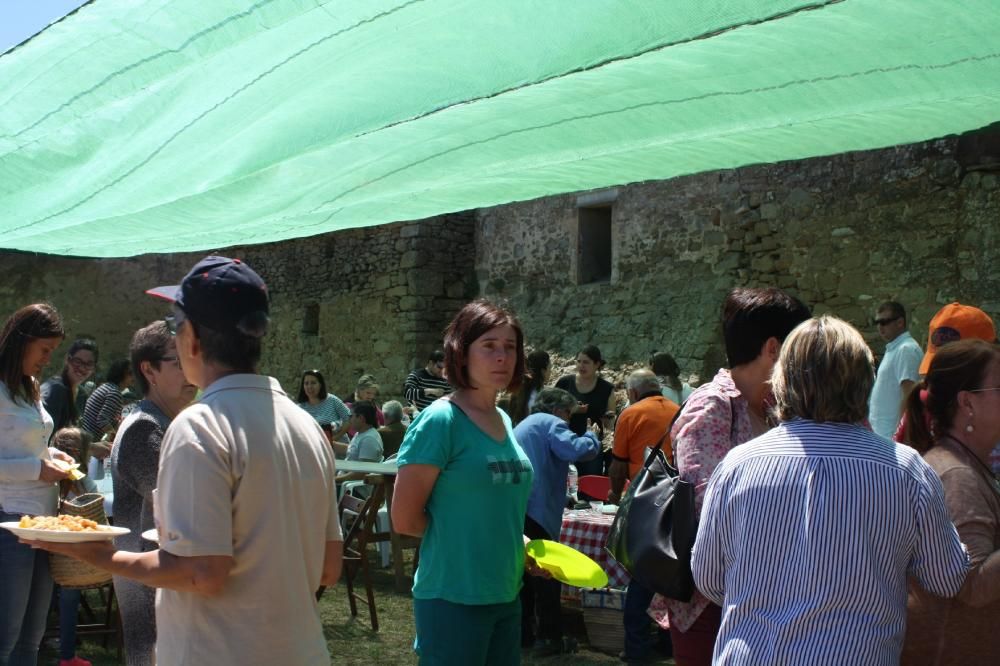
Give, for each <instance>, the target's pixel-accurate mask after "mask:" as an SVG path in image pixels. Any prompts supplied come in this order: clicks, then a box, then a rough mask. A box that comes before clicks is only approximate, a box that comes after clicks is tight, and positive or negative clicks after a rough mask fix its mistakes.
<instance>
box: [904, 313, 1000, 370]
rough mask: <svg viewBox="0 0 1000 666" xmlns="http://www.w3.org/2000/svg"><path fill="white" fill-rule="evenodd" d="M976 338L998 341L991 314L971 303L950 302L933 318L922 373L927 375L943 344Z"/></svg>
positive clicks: (921, 367) (921, 366) (922, 363)
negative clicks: (935, 355)
mask: <svg viewBox="0 0 1000 666" xmlns="http://www.w3.org/2000/svg"><path fill="white" fill-rule="evenodd" d="M970 338H975V339H979V340H986V341H987V342H996V339H997V331H996V328H995V327H994V326H993V320H992V319H990V316H989V315H988V314H986V313H985V312H983V311H982V310H980V309H979V308H976V307H973V306H971V305H962V304H961V303H958V302H955V303H949V304H948V305H946V306H944V307H943V308H941V309H940V310H938V313H937V314H936V315H934V318H933V319H931V326H930V330H929V331H928V333H927V353H926V354H924V360H923V361H922V362H921V363H920V374H921V375H926V374H927V370H928V368H930V367H931V359H932V358H934V354H935V353H937V350H938V349H940V348H941V347H942V346H944V345H946V344H948V343H949V342H955V341H956V340H968V339H970Z"/></svg>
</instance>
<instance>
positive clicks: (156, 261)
mask: <svg viewBox="0 0 1000 666" xmlns="http://www.w3.org/2000/svg"><path fill="white" fill-rule="evenodd" d="M607 205H610V206H611V225H612V232H611V243H612V271H611V279H610V281H608V282H604V283H595V284H577V279H576V275H577V268H578V265H579V252H580V251H581V248H580V247H579V245H580V241H579V229H578V222H579V213H578V209H579V207H581V206H607ZM998 222H1000V132H998V130H997V129H996V128H993V129H987V130H984V131H980V132H976V133H970V134H968V135H963V136H962V137H948V138H944V139H938V140H934V141H929V142H924V143H918V144H912V145H906V146H896V147H892V148H886V149H882V150H874V151H865V152H855V153H846V154H841V155H836V156H832V157H823V158H816V159H810V160H800V161H793V162H783V163H778V164H768V165H758V166H750V167H744V168H740V169H734V170H725V171H715V172H710V173H703V174H698V175H693V176H685V177H681V178H675V179H671V180H667V181H655V182H645V183H636V184H631V185H622V186H619V187H616V188H612V189H609V190H602V191H598V192H588V193H575V194H566V195H561V196H553V197H546V198H543V199H538V200H534V201H527V202H520V203H513V204H508V205H503V206H497V207H492V208H485V209H480V210H477V211H469V212H465V213H457V214H452V215H443V216H439V217H435V218H429V219H426V220H421V221H415V222H399V223H394V224H389V225H384V226H379V227H368V228H361V229H351V230H346V231H339V232H334V233H329V234H324V235H320V236H314V237H310V238H304V239H297V240H291V241H284V242H280V243H272V244H266V245H256V246H247V247H236V248H227V249H224V250H220V251H219V252H220V253H222V254H227V255H229V256H239V257H241V258H243V259H244V260H245V261H247V262H248V263H249V264H250V265H251V266H253V267H254V268H255V269H256V270H257V271H258V272H259V273H261V275H262V276H263V277H264V279H265V280H266V281H267V283H268V285H269V287H270V290H271V295H272V310H273V311H272V321H273V324H272V332H271V334H270V335H269V336H268V338H267V339H266V345H265V350H264V361H263V364H262V368H261V369H262V371H264V372H267V373H269V374H272V375H274V376H276V377H278V378H279V379H280V380H281V382H282V384H283V385H284V386H285V388H286V389H287V390H288V391H289V392H290V393H294V392H296V391H297V388H298V378H299V374H300V373H301V371H302V370H303V369H306V368H312V367H316V368H319V369H321V370H323V371H324V374H325V375H326V376H327V379H328V383H329V385H330V388H331V389H332V390H333V391H334V392H336V393H338V395H341V394H349V392H350V391H351V390H353V387H354V382H355V381H356V379H357V377H358V376H359V375H361V374H362V373H371V374H374V375H375V376H376V378H377V379H378V380H379V381H380V382H381V384H382V397H383V399H385V398H389V397H397V396H399V395H400V393H401V389H402V382H403V379H404V378H405V376H406V373H407V372H408V371H409V370H410V369H412V368H414V367H418V366H421V365H423V363H424V361H425V359H426V354H427V353H428V352H429V351H430V350H431V349H434V348H436V347H438V346H440V340H441V332H442V330H443V328H444V326H445V325H446V324H447V322H448V321H449V320H450V318H451V317H452V315H453V314H454V313H455V312H456V311H457V310H458V309H459V308H460V307H461V305H462V304H463V303H465V302H466V301H468V300H469V299H471V298H473V297H475V296H477V295H483V296H486V297H488V298H494V299H496V298H500V299H505V300H506V301H508V302H509V303H510V304H511V305H512V306H513V308H514V309H515V311H516V312H517V313H518V315H519V316H520V318H521V320H522V323H523V325H524V329H525V334H526V341H527V343H528V345H529V346H530V347H536V348H544V349H546V350H548V351H549V352H550V354H551V355H552V356H553V360H554V367H553V378H556V377H558V376H559V375H560V374H563V373H564V372H571V371H572V359H573V357H574V356H575V354H576V351H577V350H578V349H580V348H581V347H583V346H584V345H586V344H597V345H598V346H599V347H600V348H601V350H602V351H603V353H604V356H605V357H606V359H607V361H608V368H607V370H606V374H607V376H609V377H610V378H611V379H613V380H614V381H615V382H616V383H618V384H619V386H621V384H622V382H623V380H624V377H625V376H626V375H627V373H628V372H629V371H631V370H632V369H634V368H636V367H639V366H641V365H642V364H643V363H645V361H646V359H647V358H648V356H649V354H650V352H652V351H670V352H671V353H673V354H674V356H675V357H676V358H677V360H678V362H679V363H680V365H681V368H682V374H683V375H684V376H685V377H686V378H688V379H690V380H691V381H692V382H693V383H698V382H701V381H705V380H707V379H710V378H711V377H712V375H714V373H715V370H716V369H717V368H719V367H721V366H723V365H725V354H724V350H723V346H722V340H721V333H720V330H719V329H720V327H719V311H720V307H721V304H722V300H723V298H724V296H725V294H726V292H727V291H728V290H729V289H730V288H732V287H734V286H771V285H773V286H778V287H782V288H784V289H786V290H788V291H789V292H791V293H792V294H795V295H796V296H798V297H800V298H801V299H802V300H803V301H805V302H806V304H808V305H809V306H810V307H812V308H813V310H814V312H815V313H817V314H819V313H826V312H829V313H833V314H835V315H837V316H839V317H842V318H844V319H846V320H847V321H849V322H851V323H852V324H854V325H855V326H857V327H858V328H859V330H861V331H862V333H864V334H865V336H866V338H867V339H868V340H869V342H870V343H871V344H872V347H873V349H875V351H876V353H877V354H880V353H881V352H882V350H883V348H884V344H883V343H882V342H881V340H879V339H878V337H877V335H876V332H875V330H874V327H873V325H872V323H871V319H872V317H873V315H874V309H875V307H876V306H877V305H878V304H879V303H880V302H882V301H884V300H899V301H900V302H902V303H903V304H904V305H905V306H906V308H907V310H908V312H909V313H910V317H909V328H910V332H911V333H912V334H913V335H914V337H915V338H916V339H917V340H918V341H919V342H921V344H923V343H925V342H926V337H927V325H928V322H929V320H930V318H931V317H932V316H933V314H934V313H935V312H936V311H937V310H938V309H939V308H940V307H941V306H942V305H944V304H945V303H948V302H950V301H953V300H959V301H961V302H963V303H971V304H977V305H979V306H980V307H982V308H983V309H984V310H986V311H987V312H988V313H989V314H991V315H992V316H994V317H996V316H997V315H1000V273H998V271H997V270H995V268H994V266H995V265H996V262H997V259H998V257H1000V224H998ZM208 253H209V251H206V252H199V253H190V254H173V255H145V256H140V257H134V258H130V259H114V260H88V259H75V258H64V257H50V256H42V255H32V254H24V253H13V252H4V253H0V311H2V312H11V311H13V310H14V309H15V308H17V307H19V306H21V305H24V304H26V303H29V302H33V301H37V300H48V301H51V302H52V303H54V304H55V305H56V306H57V307H58V308H59V310H60V311H61V312H62V314H63V316H64V318H65V319H66V324H67V328H68V330H69V332H70V335H71V336H72V335H75V334H77V333H80V332H87V333H90V334H93V335H94V336H96V337H97V339H98V341H99V342H100V344H101V348H102V354H103V360H102V363H101V366H102V367H106V364H107V363H106V362H107V360H110V358H111V357H113V356H121V355H124V354H125V353H126V350H127V345H128V341H129V339H130V337H131V334H132V332H133V331H134V330H135V329H136V328H138V327H139V326H141V325H144V324H145V323H147V322H149V321H151V320H153V319H154V318H156V317H160V316H162V315H163V314H164V313H165V312H166V308H165V307H164V306H163V305H162V304H161V303H159V302H157V301H155V300H154V299H152V298H149V297H147V296H145V295H143V293H142V291H143V289H145V288H148V287H150V286H154V285H160V284H172V283H176V282H177V281H178V280H179V279H180V277H181V276H183V275H184V273H185V272H186V271H187V270H188V268H189V267H190V266H191V265H192V264H193V263H194V262H195V261H197V260H198V259H199V258H201V257H202V256H204V255H205V254H208ZM310 308H311V310H312V313H313V315H314V317H315V322H316V323H318V326H317V330H316V332H315V333H310V332H304V331H303V323H304V321H305V320H306V319H307V310H309V309H310ZM63 349H65V346H64V347H63ZM49 372H50V373H51V372H55V368H50V370H49Z"/></svg>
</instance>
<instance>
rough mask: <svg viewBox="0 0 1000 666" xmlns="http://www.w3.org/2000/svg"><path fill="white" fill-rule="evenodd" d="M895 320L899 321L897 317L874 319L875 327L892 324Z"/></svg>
mask: <svg viewBox="0 0 1000 666" xmlns="http://www.w3.org/2000/svg"><path fill="white" fill-rule="evenodd" d="M897 319H899V317H886V318H885V319H876V320H875V325H876V326H885V325H886V324H891V323H892V322H894V321H896V320H897Z"/></svg>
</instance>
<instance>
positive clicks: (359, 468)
mask: <svg viewBox="0 0 1000 666" xmlns="http://www.w3.org/2000/svg"><path fill="white" fill-rule="evenodd" d="M337 471H338V472H361V473H363V474H370V475H375V476H378V477H381V484H380V485H381V486H382V489H383V491H384V492H385V508H386V511H387V513H388V514H389V533H388V534H384V533H378V532H375V533H373V534H372V535H371V537H370V538H369V541H372V542H376V543H377V542H379V541H385V540H386V539H388V540H389V546H390V549H391V551H392V568H393V573H394V575H395V578H396V590H397V591H398V592H409V591H410V588H411V587H412V584H413V583H412V580H410V578H409V577H408V576H407V575H406V574H405V572H404V571H403V549H404V548H416V547H418V546H419V545H420V539H417V538H414V537H408V536H404V535H402V534H399V533H398V532H396V530H395V529H393V527H392V493H393V489H394V488H395V485H396V474H398V473H399V466H398V465H397V464H396V463H395V462H381V463H375V462H362V461H357V460H338V461H337ZM377 510H378V508H377V507H376V511H377Z"/></svg>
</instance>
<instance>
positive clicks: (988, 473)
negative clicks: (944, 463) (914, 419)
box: [944, 435, 1000, 493]
mask: <svg viewBox="0 0 1000 666" xmlns="http://www.w3.org/2000/svg"><path fill="white" fill-rule="evenodd" d="M944 436H945V437H947V438H948V439H950V440H951V441H953V442H955V443H956V444H958V445H959V446H961V447H962V448H963V449H965V452H966V453H968V454H969V456H971V457H972V459H973V460H975V461H976V463H978V464H979V471H980V472H982V473H983V474H984V475H985V477H986V480H987V481H988V482H989V484H990V485H991V486H993V489H994V490H996V491H997V492H998V493H1000V479H997V476H996V474H994V473H993V470H992V469H990V467H989V465H987V464H986V463H984V462H983V461H982V460H980V459H979V456H977V455H976V454H975V453H973V452H972V449H970V448H969V447H968V446H966V444H965V442H963V441H962V440H960V439H959V438H958V437H955V436H954V435H944Z"/></svg>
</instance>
